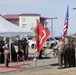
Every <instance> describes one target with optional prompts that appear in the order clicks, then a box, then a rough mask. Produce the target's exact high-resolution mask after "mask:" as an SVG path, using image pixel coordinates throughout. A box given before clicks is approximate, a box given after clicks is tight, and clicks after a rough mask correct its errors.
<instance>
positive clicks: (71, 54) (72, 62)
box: [69, 39, 75, 67]
mask: <svg viewBox="0 0 76 75" xmlns="http://www.w3.org/2000/svg"><path fill="white" fill-rule="evenodd" d="M69 67H75V45H74V42H73V41H72V39H70V46H69Z"/></svg>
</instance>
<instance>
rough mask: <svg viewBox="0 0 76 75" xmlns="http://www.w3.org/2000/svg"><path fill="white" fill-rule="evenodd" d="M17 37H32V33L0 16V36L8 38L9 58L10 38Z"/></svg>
mask: <svg viewBox="0 0 76 75" xmlns="http://www.w3.org/2000/svg"><path fill="white" fill-rule="evenodd" d="M17 35H34V32H33V31H30V30H27V29H25V28H21V27H19V26H17V25H15V24H13V23H11V22H9V21H7V20H6V19H4V18H3V17H1V16H0V36H2V37H9V49H10V57H11V44H10V43H11V39H10V37H12V36H17Z"/></svg>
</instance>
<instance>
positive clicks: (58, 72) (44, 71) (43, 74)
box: [0, 66, 76, 75]
mask: <svg viewBox="0 0 76 75" xmlns="http://www.w3.org/2000/svg"><path fill="white" fill-rule="evenodd" d="M0 75H76V67H72V68H65V69H57V68H55V67H51V66H44V67H39V68H32V69H25V70H19V71H13V72H8V73H2V74H0Z"/></svg>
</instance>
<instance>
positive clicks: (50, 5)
mask: <svg viewBox="0 0 76 75" xmlns="http://www.w3.org/2000/svg"><path fill="white" fill-rule="evenodd" d="M67 5H69V27H68V35H69V34H70V33H71V34H72V33H75V32H76V10H73V8H75V7H76V0H1V1H0V13H1V14H18V13H19V14H22V13H38V14H41V15H42V16H45V17H48V18H54V17H57V19H54V20H53V32H54V36H59V35H61V34H62V32H63V26H64V21H65V14H66V10H67ZM48 27H49V29H50V30H51V20H48Z"/></svg>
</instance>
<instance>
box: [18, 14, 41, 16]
mask: <svg viewBox="0 0 76 75" xmlns="http://www.w3.org/2000/svg"><path fill="white" fill-rule="evenodd" d="M40 15H41V14H36V13H23V14H19V16H40Z"/></svg>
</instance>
